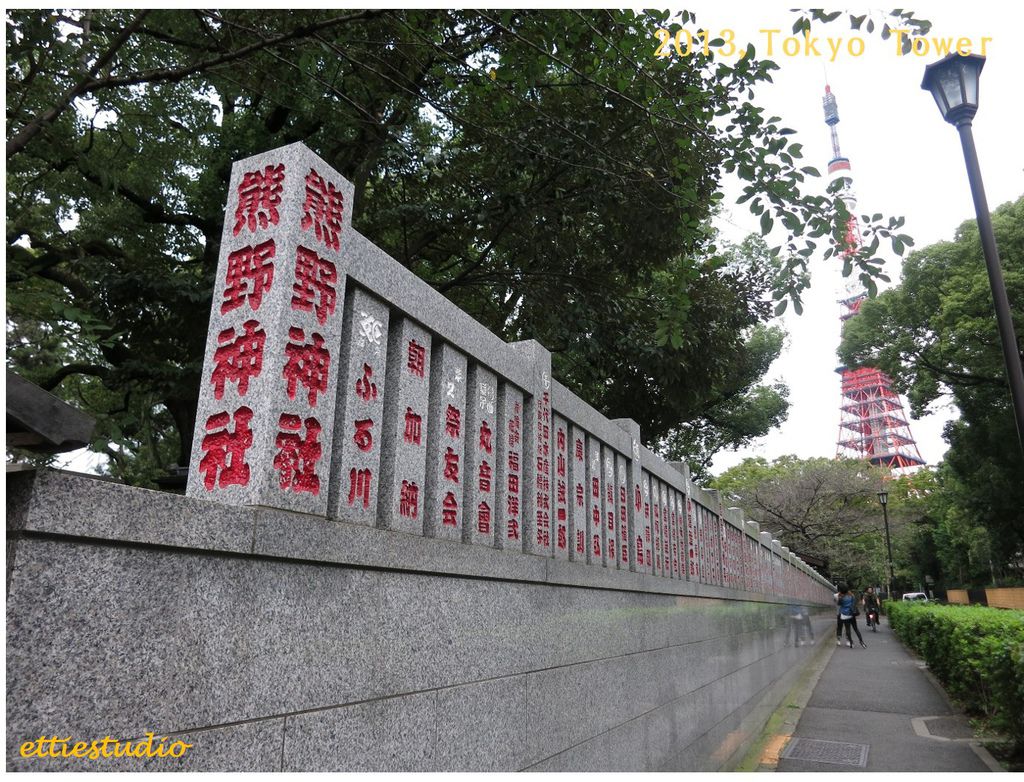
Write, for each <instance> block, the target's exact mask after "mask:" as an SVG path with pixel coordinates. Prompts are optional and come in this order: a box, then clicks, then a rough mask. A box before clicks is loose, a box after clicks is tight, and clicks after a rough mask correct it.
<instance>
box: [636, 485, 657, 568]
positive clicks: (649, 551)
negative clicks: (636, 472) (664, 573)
mask: <svg viewBox="0 0 1024 782" xmlns="http://www.w3.org/2000/svg"><path fill="white" fill-rule="evenodd" d="M640 494H641V497H640V503H641V505H642V506H643V510H642V513H643V536H644V570H643V572H644V573H648V574H651V575H653V574H654V524H653V520H654V519H653V516H652V509H651V476H650V475H648V474H647V473H646V472H645V471H644V470H643V469H641V470H640ZM637 559H638V561H639V554H638V555H637Z"/></svg>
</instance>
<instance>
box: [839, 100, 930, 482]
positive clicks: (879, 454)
mask: <svg viewBox="0 0 1024 782" xmlns="http://www.w3.org/2000/svg"><path fill="white" fill-rule="evenodd" d="M822 105H823V107H824V109H825V124H826V125H828V126H829V130H830V132H831V134H832V160H830V161H829V164H828V173H829V178H830V179H832V180H835V179H838V178H840V177H842V178H845V180H846V181H845V182H844V183H843V186H842V188H841V189H840V191H839V197H840V198H842V199H843V202H844V203H845V204H846V207H847V209H848V210H849V212H850V217H849V218H848V220H847V224H846V233H845V236H844V247H843V248H842V250H841V253H842V255H843V256H850V255H852V254H854V253H856V252H857V250H858V249H859V248H860V234H859V231H858V229H857V217H856V214H855V211H856V208H857V199H856V197H855V196H854V194H853V188H852V187H851V183H852V178H851V176H850V161H849V159H848V158H845V157H843V155H842V153H841V152H840V151H839V135H838V133H837V131H836V125H838V124H839V110H838V108H837V107H836V97H835V95H833V94H832V90H831V88H830V87H829V86H828V85H827V84H826V85H825V97H824V98H823V99H822ZM867 297H868V294H867V292H866V291H862V292H860V293H858V294H856V295H852V296H848V297H847V298H844V299H842V300H841V301H840V302H839V303H840V305H841V306H842V311H841V313H840V315H839V318H840V320H841V321H843V322H844V323H845V322H846V321H848V320H849V319H850V318H853V317H856V315H857V313H858V312H860V306H861V304H863V303H864V300H865V299H866V298H867ZM836 372H838V373H839V375H840V377H841V378H842V390H841V396H840V403H839V436H838V438H837V440H836V457H852V458H860V459H867V460H868V461H870V462H871V463H872V464H875V465H882V466H885V467H888V468H889V469H891V470H893V471H911V470H913V469H915V468H917V467H920V466H922V465H923V464H924V459H922V458H921V454H920V453H919V452H918V450H917V443H916V442H915V441H914V437H913V435H912V434H911V433H910V424H909V423H907V419H906V417H905V416H904V414H903V403H902V401H901V400H900V397H899V395H898V394H897V393H896V392H895V391H894V390H893V388H892V380H891V379H890V378H889V376H888V375H887V374H885V372H882V371H881V370H879V369H874V368H872V367H861V368H859V369H850V368H848V367H839V368H838V369H836Z"/></svg>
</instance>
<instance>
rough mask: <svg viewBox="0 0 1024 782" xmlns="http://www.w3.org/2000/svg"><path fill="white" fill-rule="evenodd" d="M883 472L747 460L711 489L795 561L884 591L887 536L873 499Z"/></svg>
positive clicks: (848, 464)
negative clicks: (814, 562) (804, 559)
mask: <svg viewBox="0 0 1024 782" xmlns="http://www.w3.org/2000/svg"><path fill="white" fill-rule="evenodd" d="M886 478H888V471H887V470H885V469H884V468H880V467H874V466H872V465H871V464H869V463H867V462H865V461H863V460H861V459H826V458H816V459H798V458H797V457H795V456H782V457H779V458H778V459H775V460H773V461H771V462H769V461H767V460H766V459H763V458H760V457H755V458H748V459H744V460H743V461H742V462H741V463H740V464H738V465H736V466H735V467H732V468H730V469H728V470H726V471H725V472H723V473H722V474H721V475H719V476H718V477H716V478H715V479H714V480H713V481H712V483H711V485H712V487H713V488H715V489H718V490H720V491H721V492H722V494H723V502H724V503H725V504H726V505H734V506H736V507H738V508H740V509H742V510H743V512H744V515H745V516H746V518H747V519H750V520H751V521H756V522H757V523H758V524H760V525H761V529H762V530H763V531H767V532H771V533H772V534H773V535H774V536H775V537H777V538H778V540H779V541H780V542H781V543H782V544H783V545H785V546H789V548H790V549H792V550H793V551H795V552H796V553H797V555H810V556H812V557H815V558H819V559H823V560H825V561H826V562H827V563H828V565H827V569H828V572H829V573H830V574H831V575H832V576H833V577H834V578H837V579H844V580H847V581H849V582H850V583H851V584H858V585H862V586H867V585H871V584H882V583H885V581H886V573H885V563H886V557H885V533H884V530H883V518H882V508H881V506H880V505H879V504H878V496H877V492H878V491H879V490H880V489H881V488H882V486H883V485H884V481H885V479H886Z"/></svg>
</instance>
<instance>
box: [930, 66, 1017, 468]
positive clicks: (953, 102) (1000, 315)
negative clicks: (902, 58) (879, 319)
mask: <svg viewBox="0 0 1024 782" xmlns="http://www.w3.org/2000/svg"><path fill="white" fill-rule="evenodd" d="M984 65H985V58H984V57H982V56H980V55H977V54H967V55H959V54H950V55H949V56H948V57H944V58H943V59H941V60H939V61H938V62H934V63H932V64H931V65H929V66H928V67H926V68H925V69H924V81H923V82H921V88H922V89H925V90H928V91H929V92H931V94H932V97H933V98H935V102H936V103H937V104H938V106H939V111H940V112H942V118H943V119H944V120H946V122H948V123H950V124H951V125H956V129H957V130H958V131H959V132H960V143H961V145H962V146H963V148H964V161H965V162H966V164H967V179H968V180H969V181H970V183H971V195H973V196H974V211H975V212H976V213H977V217H978V232H979V233H980V234H981V246H982V249H983V250H984V252H985V265H986V266H987V267H988V281H989V285H990V286H991V287H992V299H993V302H994V303H995V309H996V322H997V323H998V324H999V338H1000V341H1001V342H1002V345H1003V359H1004V361H1005V362H1006V375H1007V378H1008V380H1009V382H1010V395H1011V397H1012V398H1013V415H1014V418H1015V419H1016V422H1017V440H1018V442H1019V443H1020V447H1021V450H1022V451H1024V370H1022V369H1021V361H1020V352H1019V351H1018V350H1017V338H1016V336H1015V335H1014V332H1013V319H1012V317H1011V316H1010V302H1009V299H1008V298H1007V296H1006V285H1005V284H1004V283H1003V270H1002V267H1001V266H1000V265H999V251H998V249H997V248H996V237H995V234H994V233H993V232H992V218H991V217H990V216H989V212H988V201H987V199H986V198H985V185H984V183H983V182H982V179H981V169H980V168H979V166H978V153H977V151H976V150H975V148H974V135H973V134H972V132H971V120H972V119H974V115H975V113H976V112H977V111H978V78H979V76H980V75H981V69H982V67H983V66H984Z"/></svg>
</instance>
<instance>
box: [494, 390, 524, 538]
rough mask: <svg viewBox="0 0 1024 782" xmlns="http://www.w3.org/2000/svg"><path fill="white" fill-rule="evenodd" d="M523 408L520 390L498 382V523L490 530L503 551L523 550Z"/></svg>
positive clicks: (496, 496)
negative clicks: (492, 530)
mask: <svg viewBox="0 0 1024 782" xmlns="http://www.w3.org/2000/svg"><path fill="white" fill-rule="evenodd" d="M523 411H524V407H523V392H522V391H520V390H519V389H518V388H516V386H514V385H512V384H511V383H508V382H505V381H502V382H500V383H499V385H498V408H497V417H498V427H497V450H496V456H495V465H496V470H495V476H496V479H497V483H496V484H495V488H496V493H495V496H494V503H495V507H496V509H497V518H498V519H499V522H498V524H497V526H496V527H495V529H494V546H495V548H499V549H503V550H505V551H520V552H521V551H522V550H523V510H524V505H525V502H524V500H523V488H524V487H523V463H524V460H525V458H526V452H525V450H524V448H525V440H524V438H523V426H524V423H523Z"/></svg>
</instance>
